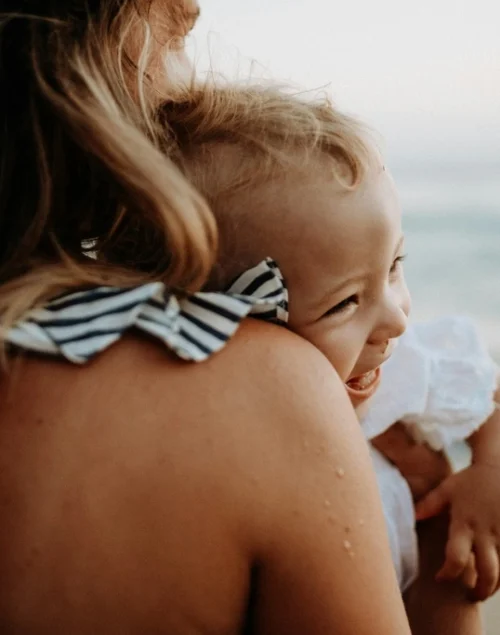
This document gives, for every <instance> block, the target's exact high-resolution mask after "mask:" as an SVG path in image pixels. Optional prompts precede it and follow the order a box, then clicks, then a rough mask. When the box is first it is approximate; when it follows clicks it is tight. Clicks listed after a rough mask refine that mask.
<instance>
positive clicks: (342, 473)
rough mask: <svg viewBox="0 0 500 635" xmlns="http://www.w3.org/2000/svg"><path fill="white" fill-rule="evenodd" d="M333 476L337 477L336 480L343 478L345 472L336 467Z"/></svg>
mask: <svg viewBox="0 0 500 635" xmlns="http://www.w3.org/2000/svg"><path fill="white" fill-rule="evenodd" d="M335 474H336V475H337V477H338V478H344V476H345V470H344V469H343V468H342V467H338V468H336V470H335Z"/></svg>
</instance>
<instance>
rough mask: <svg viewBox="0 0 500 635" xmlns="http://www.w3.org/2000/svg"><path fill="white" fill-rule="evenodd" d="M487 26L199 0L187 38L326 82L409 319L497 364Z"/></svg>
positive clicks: (232, 57) (443, 13) (499, 285)
mask: <svg viewBox="0 0 500 635" xmlns="http://www.w3.org/2000/svg"><path fill="white" fill-rule="evenodd" d="M499 24H500V5H498V3H495V2H494V0H474V1H472V0H420V1H419V2H418V3H414V2H412V3H410V2H402V1H401V0H378V1H377V2H372V1H371V0H350V1H349V2H348V3H346V2H335V1H334V0H251V1H250V2H234V0H210V2H207V3H205V4H204V3H202V16H201V19H200V21H199V23H198V25H197V27H196V28H195V31H194V33H193V35H192V38H191V40H190V43H189V46H190V53H191V55H192V56H193V57H194V58H195V59H196V60H197V62H198V66H199V67H200V68H201V69H206V68H208V67H209V66H210V65H212V66H213V67H214V68H215V69H217V70H220V71H222V72H223V74H224V76H227V77H229V78H233V77H235V76H239V77H240V78H246V77H248V76H249V74H252V75H253V76H255V77H259V78H260V77H264V78H273V79H278V80H284V81H286V82H292V83H293V84H294V85H297V86H300V87H305V88H307V89H318V88H320V89H322V90H326V91H327V92H328V93H329V94H330V95H331V96H332V97H333V99H334V101H335V103H336V104H337V105H338V106H340V107H341V108H342V109H344V110H347V111H348V112H350V113H352V114H355V115H357V116H359V117H361V118H362V119H364V120H365V121H367V122H368V123H369V124H370V125H371V126H372V127H374V128H376V129H377V130H378V131H379V132H380V134H381V135H382V139H383V147H384V148H385V154H386V157H387V163H388V165H389V167H390V168H391V169H392V172H393V174H394V176H395V179H396V182H397V184H398V187H399V190H400V194H401V199H402V203H403V209H404V216H405V229H406V235H407V251H408V260H407V263H406V272H407V277H408V282H409V285H410V289H411V291H412V295H413V301H414V305H413V306H414V309H413V318H414V319H423V318H430V317H432V316H437V315H443V314H446V313H461V314H467V315H470V316H472V317H474V318H475V319H476V320H477V321H478V323H479V324H480V327H481V331H482V333H483V334H484V337H485V339H486V341H487V342H488V345H489V346H490V348H491V350H492V352H493V354H494V356H495V357H496V358H497V360H498V361H500V38H499V37H498V25H499ZM492 632H493V631H492ZM495 632H499V633H500V627H498V631H495Z"/></svg>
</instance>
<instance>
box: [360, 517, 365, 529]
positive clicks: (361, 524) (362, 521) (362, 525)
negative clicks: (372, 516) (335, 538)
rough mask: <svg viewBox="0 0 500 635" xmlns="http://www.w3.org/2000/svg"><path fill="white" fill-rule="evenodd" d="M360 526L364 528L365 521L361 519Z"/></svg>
mask: <svg viewBox="0 0 500 635" xmlns="http://www.w3.org/2000/svg"><path fill="white" fill-rule="evenodd" d="M359 526H360V527H364V526H365V521H364V520H363V519H361V520H360V521H359Z"/></svg>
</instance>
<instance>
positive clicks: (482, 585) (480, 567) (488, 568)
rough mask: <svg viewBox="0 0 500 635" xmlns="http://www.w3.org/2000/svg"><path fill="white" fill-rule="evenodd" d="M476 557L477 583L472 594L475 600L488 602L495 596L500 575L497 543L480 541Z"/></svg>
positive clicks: (476, 544) (477, 542)
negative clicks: (488, 599)
mask: <svg viewBox="0 0 500 635" xmlns="http://www.w3.org/2000/svg"><path fill="white" fill-rule="evenodd" d="M474 553H475V556H476V569H477V583H476V586H475V588H474V590H473V592H472V595H473V597H474V599H476V600H478V601H480V602H481V601H483V600H486V598H489V597H490V595H493V593H494V592H495V589H496V587H497V584H498V577H499V575H500V563H499V561H498V551H497V547H496V545H495V543H494V542H493V541H492V540H490V539H487V538H483V539H479V540H477V541H476V543H475V544H474Z"/></svg>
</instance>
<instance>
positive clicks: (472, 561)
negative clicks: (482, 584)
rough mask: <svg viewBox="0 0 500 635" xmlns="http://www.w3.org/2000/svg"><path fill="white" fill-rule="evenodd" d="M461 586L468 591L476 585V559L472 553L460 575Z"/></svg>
mask: <svg viewBox="0 0 500 635" xmlns="http://www.w3.org/2000/svg"><path fill="white" fill-rule="evenodd" d="M462 582H463V584H464V585H465V586H466V587H467V588H468V589H470V590H472V589H474V588H475V587H476V584H477V570H476V558H475V556H474V552H472V553H471V554H470V556H469V561H468V562H467V566H466V567H465V570H464V573H463V575H462Z"/></svg>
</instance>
